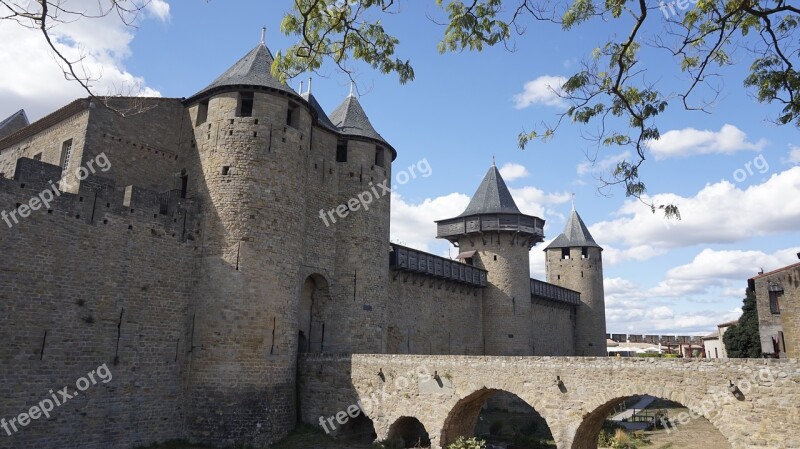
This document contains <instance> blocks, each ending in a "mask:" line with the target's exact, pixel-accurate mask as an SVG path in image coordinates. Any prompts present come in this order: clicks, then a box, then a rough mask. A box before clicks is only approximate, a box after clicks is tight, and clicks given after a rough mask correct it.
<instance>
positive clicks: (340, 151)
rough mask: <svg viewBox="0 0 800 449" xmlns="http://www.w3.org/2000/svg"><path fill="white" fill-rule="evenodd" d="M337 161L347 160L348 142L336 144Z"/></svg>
mask: <svg viewBox="0 0 800 449" xmlns="http://www.w3.org/2000/svg"><path fill="white" fill-rule="evenodd" d="M336 162H347V142H344V141H341V142H339V143H338V144H336Z"/></svg>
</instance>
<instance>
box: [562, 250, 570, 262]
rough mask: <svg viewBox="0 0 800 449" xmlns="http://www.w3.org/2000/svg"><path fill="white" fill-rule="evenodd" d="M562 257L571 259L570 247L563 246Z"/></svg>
mask: <svg viewBox="0 0 800 449" xmlns="http://www.w3.org/2000/svg"><path fill="white" fill-rule="evenodd" d="M561 258H562V259H564V260H566V259H569V248H561Z"/></svg>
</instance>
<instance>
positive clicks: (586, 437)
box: [570, 388, 733, 449]
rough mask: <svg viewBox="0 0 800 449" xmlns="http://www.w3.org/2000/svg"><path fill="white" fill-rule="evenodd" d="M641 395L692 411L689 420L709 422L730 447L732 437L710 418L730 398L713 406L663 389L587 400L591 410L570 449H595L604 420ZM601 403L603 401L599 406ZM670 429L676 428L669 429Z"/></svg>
mask: <svg viewBox="0 0 800 449" xmlns="http://www.w3.org/2000/svg"><path fill="white" fill-rule="evenodd" d="M614 394H617V395H618V396H614ZM620 394H621V395H620ZM644 395H648V396H652V397H654V398H657V399H664V400H668V401H671V402H674V403H678V404H680V405H682V406H684V407H686V408H687V409H689V410H690V412H691V414H690V418H689V419H690V420H695V419H703V420H704V421H705V422H707V423H708V425H709V426H711V427H713V428H714V429H715V430H716V433H718V434H719V437H720V438H721V439H722V440H724V441H725V442H727V444H728V447H729V448H730V447H732V443H731V440H732V439H731V437H730V436H728V435H726V434H725V432H726V430H727V429H724V428H720V427H719V426H718V425H717V424H715V422H714V421H715V420H714V419H713V418H714V416H716V415H718V414H719V413H721V407H722V406H723V405H724V403H725V402H730V399H728V398H727V397H725V396H724V395H722V394H720V395H719V397H720V399H721V400H720V401H719V402H716V403H715V402H714V401H713V400H710V399H708V398H702V397H697V396H695V397H694V398H691V397H689V394H687V393H686V392H681V391H666V390H664V389H662V388H654V389H652V390H648V389H644V390H640V389H627V391H625V392H619V391H615V392H609V393H608V394H605V395H601V396H602V397H599V398H597V399H596V400H593V401H587V403H586V404H585V407H587V409H589V410H591V411H589V413H587V414H586V415H584V416H583V420H582V421H581V423H580V425H579V426H578V428H577V430H576V432H575V436H574V439H573V440H572V445H571V446H570V449H597V438H598V436H599V434H600V431H601V429H602V427H603V423H604V422H605V421H606V418H607V417H608V416H609V414H611V413H612V412H613V410H614V409H615V408H616V407H618V406H619V405H620V404H622V402H624V401H626V400H629V399H631V398H634V397H640V396H644ZM731 397H733V396H731ZM600 401H605V402H602V403H599V404H598V402H600ZM592 407H594V408H592ZM675 418H676V417H675V416H671V417H670V419H671V420H673V423H674V419H675ZM672 429H675V428H674V427H672ZM699 444H700V446H698V447H706V446H704V445H703V444H704V442H699Z"/></svg>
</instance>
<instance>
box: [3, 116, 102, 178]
mask: <svg viewBox="0 0 800 449" xmlns="http://www.w3.org/2000/svg"><path fill="white" fill-rule="evenodd" d="M89 114H90V110H84V111H82V112H79V113H78V114H76V115H74V116H73V117H70V118H68V119H66V120H64V121H62V122H60V123H59V124H57V125H55V126H52V127H50V128H48V129H45V130H44V131H42V132H40V133H38V134H36V135H34V136H32V137H29V138H27V139H25V140H23V141H21V142H19V143H17V144H14V145H12V146H11V147H9V148H5V149H2V150H1V151H0V173H4V174H5V177H6V178H8V179H11V178H13V177H14V171H15V169H16V165H17V160H18V159H20V158H23V157H26V158H29V159H33V157H34V156H35V155H37V154H39V153H41V161H42V162H45V163H48V164H52V165H60V164H61V149H62V146H63V144H64V142H66V141H68V140H69V139H72V150H71V153H70V165H69V169H70V175H69V176H67V180H68V181H69V183H70V185H73V186H74V188H73V189H71V190H70V189H67V191H70V192H74V191H75V190H76V189H77V183H76V182H75V176H74V170H75V169H77V167H78V166H79V165H80V163H81V161H82V160H83V149H84V145H85V143H86V129H87V127H88V123H89ZM54 181H58V179H55V180H54Z"/></svg>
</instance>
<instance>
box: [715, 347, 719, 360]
mask: <svg viewBox="0 0 800 449" xmlns="http://www.w3.org/2000/svg"><path fill="white" fill-rule="evenodd" d="M714 358H715V359H718V358H719V351H718V350H717V348H714Z"/></svg>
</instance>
